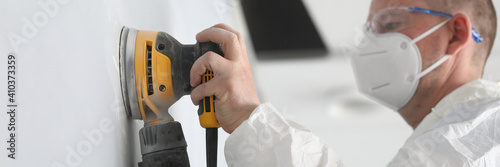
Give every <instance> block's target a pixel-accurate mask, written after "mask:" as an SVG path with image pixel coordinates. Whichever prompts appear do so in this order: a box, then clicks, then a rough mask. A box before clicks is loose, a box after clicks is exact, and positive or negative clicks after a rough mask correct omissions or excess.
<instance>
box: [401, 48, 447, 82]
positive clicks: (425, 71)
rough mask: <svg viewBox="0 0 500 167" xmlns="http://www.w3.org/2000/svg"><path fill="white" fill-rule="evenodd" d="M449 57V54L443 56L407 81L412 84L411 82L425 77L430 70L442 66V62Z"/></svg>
mask: <svg viewBox="0 0 500 167" xmlns="http://www.w3.org/2000/svg"><path fill="white" fill-rule="evenodd" d="M450 57H451V55H449V54H448V55H445V56H443V57H442V58H441V59H439V60H438V61H437V62H436V63H434V64H432V65H431V66H430V67H429V68H427V69H425V70H424V71H422V72H421V73H419V74H417V75H416V76H415V77H410V78H409V79H408V80H409V81H410V82H413V81H416V80H418V79H420V78H422V77H424V76H425V75H427V74H429V73H430V72H431V71H432V70H434V69H436V68H438V67H439V66H440V65H441V64H443V63H444V62H446V60H448V59H449V58H450Z"/></svg>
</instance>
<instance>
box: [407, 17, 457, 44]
mask: <svg viewBox="0 0 500 167" xmlns="http://www.w3.org/2000/svg"><path fill="white" fill-rule="evenodd" d="M448 21H450V19H447V20H446V21H443V22H442V23H439V24H438V25H436V26H434V27H432V28H431V29H429V30H427V31H426V32H424V33H423V34H421V35H420V36H418V37H416V38H415V39H413V40H412V41H411V42H413V43H417V42H418V41H420V40H422V39H424V38H425V37H427V36H429V35H431V34H432V33H433V32H435V31H437V30H438V29H440V28H441V27H443V26H444V25H445V24H446V23H448Z"/></svg>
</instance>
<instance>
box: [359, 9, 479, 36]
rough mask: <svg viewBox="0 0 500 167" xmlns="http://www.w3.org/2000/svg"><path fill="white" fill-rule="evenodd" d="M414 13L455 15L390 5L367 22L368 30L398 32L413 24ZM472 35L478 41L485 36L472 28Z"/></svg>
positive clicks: (382, 32)
mask: <svg viewBox="0 0 500 167" xmlns="http://www.w3.org/2000/svg"><path fill="white" fill-rule="evenodd" d="M413 13H426V14H431V15H436V16H443V17H447V18H452V17H453V15H450V14H446V13H441V12H436V11H432V10H429V9H422V8H417V7H390V8H385V9H382V10H380V11H378V12H377V13H375V15H373V17H372V19H371V20H370V21H369V22H367V23H366V30H367V31H369V32H373V33H374V34H384V33H390V32H398V31H401V30H403V29H405V28H408V27H410V26H412V24H413V23H414V22H413ZM472 37H473V38H474V40H475V41H476V42H482V41H483V37H481V35H480V34H479V33H478V32H477V31H476V30H475V29H474V28H472Z"/></svg>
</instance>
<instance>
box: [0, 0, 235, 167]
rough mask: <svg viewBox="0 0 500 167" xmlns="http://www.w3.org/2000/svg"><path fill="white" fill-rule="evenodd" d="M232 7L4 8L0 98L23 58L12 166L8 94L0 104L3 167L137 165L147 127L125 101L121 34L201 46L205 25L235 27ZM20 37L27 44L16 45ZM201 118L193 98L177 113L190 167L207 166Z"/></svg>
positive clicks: (188, 0) (55, 4)
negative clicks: (133, 31) (162, 35)
mask: <svg viewBox="0 0 500 167" xmlns="http://www.w3.org/2000/svg"><path fill="white" fill-rule="evenodd" d="M39 3H42V4H45V3H50V4H52V5H51V6H49V7H48V8H45V7H43V6H44V5H39ZM231 5H232V4H231V3H230V1H226V0H183V1H177V0H171V1H164V0H151V1H132V0H123V1H121V0H108V1H83V0H57V1H56V0H33V1H29V2H25V1H23V2H21V1H15V0H5V1H2V5H0V22H1V23H2V26H0V54H1V55H2V56H1V59H3V60H2V61H0V62H2V63H0V69H1V70H0V77H1V78H3V79H2V81H1V82H0V87H1V90H2V91H0V92H4V93H6V91H7V81H6V80H5V78H7V55H8V53H15V54H16V55H17V57H18V59H17V63H18V69H17V70H18V71H17V72H18V73H17V81H18V87H17V104H18V108H17V109H18V111H17V114H16V118H17V119H16V127H17V129H16V132H17V134H16V135H17V141H16V144H17V145H16V159H15V160H12V159H9V158H8V157H7V153H8V152H7V151H6V147H8V145H7V143H6V141H7V140H8V139H9V138H8V135H9V134H10V132H9V131H7V124H8V121H9V119H10V117H9V115H8V114H6V111H7V108H6V106H7V104H8V102H7V98H6V96H5V95H3V96H2V98H0V100H1V102H0V111H1V112H2V113H1V114H0V126H1V128H0V129H1V130H0V140H1V142H0V143H2V144H0V149H1V150H3V151H0V166H9V167H10V166H136V162H137V161H138V160H139V159H140V156H139V153H140V152H139V149H138V140H137V139H138V132H137V131H138V128H140V127H141V126H142V122H141V121H132V120H129V119H127V117H126V114H125V111H124V109H123V104H122V101H121V92H120V85H119V84H120V83H119V73H118V44H119V35H120V30H121V27H122V26H124V25H126V26H129V27H133V28H137V29H145V30H157V31H165V32H167V33H170V34H172V35H173V36H174V37H176V38H177V39H178V40H179V41H180V42H183V43H187V44H192V43H195V42H196V41H195V38H194V37H195V35H196V33H197V32H199V31H201V30H203V29H204V28H208V27H209V26H212V25H214V24H216V23H220V22H224V23H227V24H230V25H232V22H233V13H232V12H233V11H232V8H231ZM24 20H26V21H24ZM27 26H28V28H26V27H27ZM23 31H25V32H24V34H23ZM12 34H16V35H17V36H18V38H17V39H21V40H22V43H20V44H18V45H17V44H14V45H12V43H13V42H11V41H10V40H9V38H12ZM196 111H197V107H195V106H193V105H192V103H191V101H190V98H189V97H188V98H183V99H182V100H181V101H180V102H179V104H175V105H174V106H173V107H172V108H171V110H170V112H171V113H172V115H173V116H174V118H175V119H176V120H178V121H179V122H181V124H182V125H183V129H184V132H185V136H186V140H187V142H188V154H189V157H190V161H191V166H205V147H204V143H205V134H204V132H205V131H204V129H202V128H201V127H200V126H199V122H198V116H197V114H196ZM88 133H90V134H91V135H86V134H88ZM89 136H90V137H89ZM226 137H227V134H225V133H224V132H223V131H222V130H220V137H219V139H220V142H219V166H226V165H225V160H224V156H223V143H224V140H225V138H226Z"/></svg>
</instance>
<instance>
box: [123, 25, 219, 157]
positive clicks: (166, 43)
mask: <svg viewBox="0 0 500 167" xmlns="http://www.w3.org/2000/svg"><path fill="white" fill-rule="evenodd" d="M208 51H213V52H215V53H217V54H219V55H221V56H223V55H224V54H223V52H222V50H221V48H220V45H219V44H216V43H213V42H204V43H196V44H194V45H183V44H181V43H180V42H178V41H177V40H176V39H175V38H173V37H172V36H170V35H169V34H167V33H165V32H158V31H143V30H136V29H132V28H127V27H123V28H122V31H121V35H120V46H119V54H120V79H121V90H122V97H123V102H124V106H125V111H126V112H127V115H128V116H129V117H131V118H134V119H139V120H144V127H143V128H142V129H140V131H139V140H140V147H141V155H142V162H140V163H139V166H141V167H167V166H189V158H188V156H187V151H186V147H187V143H186V141H185V138H184V133H183V131H182V127H181V124H180V123H179V122H177V121H175V120H174V118H172V116H171V115H170V114H169V113H168V109H169V107H170V106H171V105H172V104H174V103H175V102H176V101H178V100H179V99H180V98H181V97H182V96H184V95H189V94H190V93H191V90H192V89H193V88H192V87H191V86H190V71H191V68H192V66H193V63H194V62H195V61H196V60H197V59H198V58H200V57H201V56H202V55H203V54H204V53H206V52H208ZM212 77H213V73H212V72H210V71H207V73H205V75H204V76H203V78H202V82H207V81H208V80H210V79H211V78H212ZM214 102H215V97H213V96H212V97H206V98H204V99H203V100H201V102H200V105H199V110H198V116H199V118H200V125H201V126H202V127H203V128H207V138H206V140H207V166H214V165H215V166H216V159H217V156H216V155H217V128H219V127H220V125H219V123H218V122H217V119H216V117H215V107H214V104H215V103H214ZM214 145H215V146H214ZM214 154H215V155H214Z"/></svg>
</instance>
